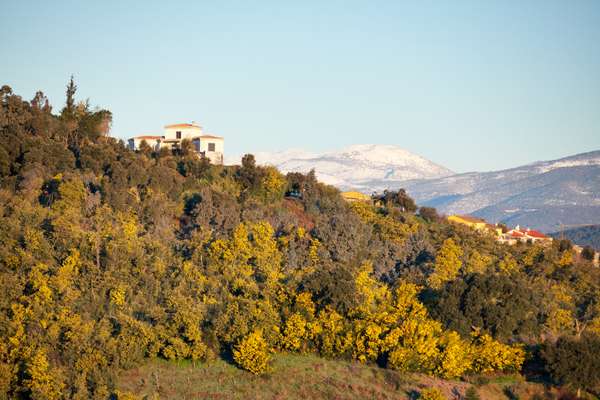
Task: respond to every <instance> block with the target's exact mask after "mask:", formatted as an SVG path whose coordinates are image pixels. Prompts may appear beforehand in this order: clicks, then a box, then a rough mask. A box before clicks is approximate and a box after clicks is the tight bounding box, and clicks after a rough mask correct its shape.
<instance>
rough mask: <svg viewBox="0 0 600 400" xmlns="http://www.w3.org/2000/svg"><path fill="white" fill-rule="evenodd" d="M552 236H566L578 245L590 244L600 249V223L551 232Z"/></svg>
mask: <svg viewBox="0 0 600 400" xmlns="http://www.w3.org/2000/svg"><path fill="white" fill-rule="evenodd" d="M550 236H552V237H554V238H557V239H558V238H563V237H564V238H566V239H569V240H570V241H572V242H573V243H575V244H578V245H580V246H591V247H593V248H594V249H596V250H597V251H600V225H587V226H581V227H577V228H571V229H567V230H564V231H560V232H554V233H551V234H550Z"/></svg>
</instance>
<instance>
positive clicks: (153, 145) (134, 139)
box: [127, 136, 160, 150]
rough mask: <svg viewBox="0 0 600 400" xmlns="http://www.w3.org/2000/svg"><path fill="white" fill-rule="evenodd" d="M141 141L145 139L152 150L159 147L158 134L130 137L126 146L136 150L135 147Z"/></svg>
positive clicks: (138, 146)
mask: <svg viewBox="0 0 600 400" xmlns="http://www.w3.org/2000/svg"><path fill="white" fill-rule="evenodd" d="M143 141H146V143H148V146H150V147H151V148H152V150H158V149H159V141H160V136H156V137H144V136H137V137H132V138H131V139H129V140H128V141H127V146H129V148H130V149H131V150H137V149H139V148H140V145H141V144H142V142H143Z"/></svg>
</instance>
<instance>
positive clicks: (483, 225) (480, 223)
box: [448, 215, 502, 236]
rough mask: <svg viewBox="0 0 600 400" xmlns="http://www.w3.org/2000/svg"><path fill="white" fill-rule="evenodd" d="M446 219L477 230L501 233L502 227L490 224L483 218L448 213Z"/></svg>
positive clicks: (495, 233)
mask: <svg viewBox="0 0 600 400" xmlns="http://www.w3.org/2000/svg"><path fill="white" fill-rule="evenodd" d="M448 221H450V222H454V223H456V224H460V225H466V226H468V227H470V228H473V229H475V230H477V231H479V232H490V233H493V234H494V235H496V236H500V235H502V228H500V227H499V226H496V225H492V224H490V223H488V222H486V221H485V220H484V219H481V218H475V217H472V216H470V215H450V216H449V217H448Z"/></svg>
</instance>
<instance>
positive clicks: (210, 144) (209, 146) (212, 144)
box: [208, 143, 215, 151]
mask: <svg viewBox="0 0 600 400" xmlns="http://www.w3.org/2000/svg"><path fill="white" fill-rule="evenodd" d="M208 151H215V144H214V143H209V144H208Z"/></svg>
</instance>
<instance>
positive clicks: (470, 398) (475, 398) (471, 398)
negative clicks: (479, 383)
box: [464, 386, 481, 400]
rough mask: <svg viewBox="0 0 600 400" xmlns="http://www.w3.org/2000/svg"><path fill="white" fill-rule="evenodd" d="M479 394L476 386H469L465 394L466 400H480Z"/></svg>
mask: <svg viewBox="0 0 600 400" xmlns="http://www.w3.org/2000/svg"><path fill="white" fill-rule="evenodd" d="M480 398H481V397H479V393H477V388H475V386H469V388H468V389H467V391H466V392H465V397H464V399H465V400H479V399H480Z"/></svg>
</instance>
